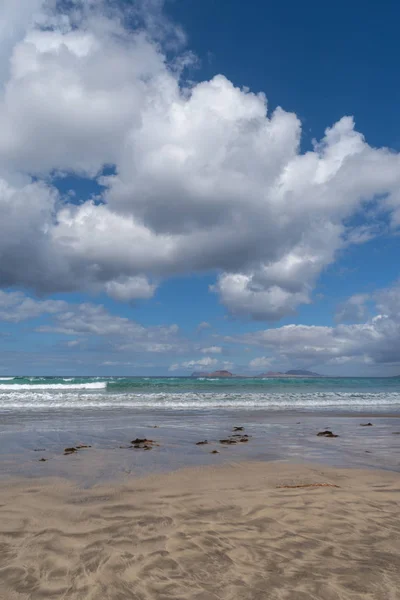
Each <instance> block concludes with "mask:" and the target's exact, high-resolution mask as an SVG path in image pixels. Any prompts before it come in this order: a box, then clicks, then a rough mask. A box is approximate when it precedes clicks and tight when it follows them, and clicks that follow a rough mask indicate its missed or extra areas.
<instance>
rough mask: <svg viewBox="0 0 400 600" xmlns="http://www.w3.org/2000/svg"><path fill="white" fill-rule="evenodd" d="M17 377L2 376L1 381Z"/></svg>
mask: <svg viewBox="0 0 400 600" xmlns="http://www.w3.org/2000/svg"><path fill="white" fill-rule="evenodd" d="M13 379H15V377H0V381H12V380H13Z"/></svg>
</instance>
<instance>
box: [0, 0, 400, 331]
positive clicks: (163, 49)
mask: <svg viewBox="0 0 400 600" xmlns="http://www.w3.org/2000/svg"><path fill="white" fill-rule="evenodd" d="M145 5H146V12H145V13H143V12H142V13H140V11H139V10H138V8H137V7H138V6H139V5H138V4H137V5H133V8H132V10H131V11H130V12H129V15H128V16H129V17H130V18H129V19H125V18H124V14H121V13H119V12H118V9H117V8H116V6H115V5H114V3H110V2H105V1H96V2H95V1H92V0H91V1H90V2H78V1H75V2H74V3H73V10H72V9H71V3H62V2H53V1H47V2H39V1H38V0H35V1H32V2H31V3H28V2H26V1H25V2H23V1H22V0H21V1H19V2H8V1H7V2H5V3H3V4H2V7H1V13H0V14H1V15H2V17H3V21H4V22H7V21H8V19H10V21H9V22H10V23H12V28H10V31H9V32H6V33H7V35H5V38H4V42H2V45H1V46H0V49H3V52H2V54H1V58H0V77H1V78H2V79H1V81H0V128H1V132H2V135H1V137H0V211H1V215H2V218H1V221H0V285H1V286H3V287H6V286H21V287H25V288H29V289H31V290H34V291H36V292H39V293H51V292H54V291H73V290H79V291H94V292H96V291H97V292H101V291H105V292H107V293H108V294H110V295H111V296H112V297H113V298H116V299H118V300H120V301H125V302H129V301H132V300H135V299H138V298H139V299H145V298H149V297H151V296H152V295H153V294H154V292H155V287H156V283H155V282H159V281H160V280H162V279H164V278H167V277H169V276H172V275H176V274H187V273H193V272H208V271H212V272H217V273H218V276H217V280H216V282H215V285H213V287H212V289H213V291H214V292H216V293H217V294H218V295H219V297H220V299H221V302H222V303H223V304H224V305H225V306H226V307H227V309H228V310H229V311H231V312H232V313H234V314H237V315H243V316H251V317H253V318H255V319H267V320H268V319H269V320H275V319H279V318H281V317H283V316H285V315H288V314H292V313H293V312H294V311H295V310H296V307H297V306H298V305H299V304H305V303H309V302H311V301H312V292H313V289H314V286H315V284H316V281H317V280H318V277H319V276H320V274H321V272H322V271H323V270H324V269H325V268H326V267H327V266H328V265H329V264H330V263H332V262H333V261H334V260H335V257H336V254H337V252H338V251H339V250H345V248H346V246H347V245H349V244H351V243H362V242H363V241H366V240H367V239H369V238H370V237H371V235H374V231H375V229H374V228H373V227H372V228H371V227H370V226H369V225H370V224H368V223H364V224H363V225H362V226H360V227H355V228H354V227H353V228H352V227H351V226H350V225H349V222H350V217H351V216H352V215H354V214H355V213H358V214H362V210H363V207H364V206H365V205H366V204H368V202H369V201H375V202H378V204H379V207H380V209H381V211H387V212H389V213H390V215H391V223H392V226H393V227H397V226H398V225H399V224H400V157H399V154H398V153H396V152H392V151H389V150H388V149H386V148H373V147H371V146H370V145H368V143H367V142H366V140H365V139H364V137H363V135H362V134H361V133H359V132H357V131H356V129H355V125H354V122H353V119H352V118H351V117H347V116H345V117H343V118H342V119H340V120H339V121H338V122H337V123H335V124H333V125H332V126H331V127H328V128H327V129H326V132H325V134H324V136H323V138H322V140H320V141H319V142H316V143H315V145H314V147H313V149H312V150H310V151H307V152H301V150H300V140H301V123H300V121H299V118H298V117H297V116H296V115H295V114H293V113H290V112H287V111H285V110H284V109H282V108H277V109H276V110H275V111H273V112H271V111H269V109H268V102H267V99H266V96H265V95H264V94H263V93H253V92H251V91H249V90H247V89H241V88H238V87H236V86H235V85H234V84H233V83H232V82H231V81H229V80H228V79H227V78H226V77H225V76H224V75H223V74H217V75H215V77H213V78H211V79H210V80H208V81H202V82H198V83H190V82H188V81H186V80H185V75H184V73H185V71H184V66H185V64H187V63H188V62H190V61H191V60H192V58H191V57H190V54H183V55H179V54H176V53H175V56H173V49H174V48H175V51H176V48H177V47H179V44H181V43H182V42H183V40H184V35H183V33H182V32H181V31H180V30H179V28H177V27H175V26H174V25H173V24H171V23H170V22H168V21H167V20H165V19H163V18H160V6H161V3H160V2H159V1H155V0H153V1H152V2H147V3H145ZM16 6H18V8H19V9H21V10H16ZM68 7H69V8H68ZM135 7H136V8H135ZM23 9H26V10H27V12H26V10H23ZM140 15H141V16H140ZM143 15H145V18H143ZM128 22H129V24H128ZM132 23H133V24H135V23H140V25H141V26H140V27H136V28H134V27H132ZM167 46H168V52H167ZM171 56H172V58H171ZM104 167H109V168H110V169H109V170H108V173H110V172H111V174H108V175H107V176H102V172H103V169H104ZM55 172H63V173H67V174H69V175H74V174H75V175H84V176H87V177H92V178H95V179H97V180H98V182H99V183H101V184H102V185H103V186H104V189H105V191H104V193H103V194H102V195H101V198H100V202H94V201H85V202H83V201H82V199H80V198H79V187H78V188H77V190H76V195H75V198H74V201H76V202H77V204H72V203H70V202H67V201H66V200H65V199H64V198H61V197H60V195H59V193H58V192H57V190H56V189H55V188H54V186H53V185H52V183H51V181H52V179H51V177H52V176H53V175H54V173H55ZM379 199H380V200H379ZM26 257H29V261H28V260H26Z"/></svg>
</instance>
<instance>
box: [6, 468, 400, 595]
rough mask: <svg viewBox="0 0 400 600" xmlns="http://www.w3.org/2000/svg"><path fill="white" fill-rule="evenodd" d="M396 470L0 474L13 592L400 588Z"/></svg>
mask: <svg viewBox="0 0 400 600" xmlns="http://www.w3.org/2000/svg"><path fill="white" fill-rule="evenodd" d="M399 492H400V474H398V473H394V472H389V471H381V470H360V469H338V468H332V467H326V466H324V465H314V464H313V465H306V464H303V465H300V464H298V463H289V462H283V461H275V462H267V463H263V462H247V461H246V462H240V463H231V464H225V465H221V466H214V467H210V466H201V467H191V468H185V469H179V470H177V471H171V472H169V473H165V474H162V475H149V476H146V477H141V478H137V477H124V478H120V480H119V482H113V483H112V484H107V485H106V484H101V485H96V486H94V487H91V488H89V489H87V488H83V487H78V486H77V485H76V484H75V483H73V482H72V481H70V480H69V481H68V480H63V479H61V478H42V479H38V478H36V479H34V480H32V479H26V478H14V479H13V481H9V482H8V483H7V486H2V488H0V505H1V507H0V517H1V518H0V547H1V556H2V560H1V566H0V575H1V577H0V596H1V597H2V598H4V600H26V599H27V598H29V600H43V598H45V597H46V598H60V597H62V598H63V599H64V600H78V599H79V600H97V599H98V598H105V599H107V600H123V599H125V598H126V599H128V598H129V599H131V598H135V600H136V599H137V600H164V599H166V598H170V599H171V600H172V599H176V598H179V599H180V598H182V599H183V598H185V599H190V600H192V599H193V600H208V599H214V598H215V599H217V598H218V599H220V600H231V599H234V598H235V599H236V598H238V599H239V598H244V599H246V600H259V599H261V598H265V597H268V599H270V598H271V599H272V600H275V599H276V600H280V599H282V598H285V600H299V599H301V600H311V599H312V598H314V599H315V598H324V599H325V598H326V599H328V598H329V599H332V600H336V599H337V600H339V598H340V600H354V599H361V598H365V597H368V598H373V599H374V600H387V598H396V597H397V596H396V594H397V593H398V591H397V590H398V589H400V572H399V569H398V565H399V561H400V540H399V537H398V533H399V531H400V515H399V512H398V502H399Z"/></svg>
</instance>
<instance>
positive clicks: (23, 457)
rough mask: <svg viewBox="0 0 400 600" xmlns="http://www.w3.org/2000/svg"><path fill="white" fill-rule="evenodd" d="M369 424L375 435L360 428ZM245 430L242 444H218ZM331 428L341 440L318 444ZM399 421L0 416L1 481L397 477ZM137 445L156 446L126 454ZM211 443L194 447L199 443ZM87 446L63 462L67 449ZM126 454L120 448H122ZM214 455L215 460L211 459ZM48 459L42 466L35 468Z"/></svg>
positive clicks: (253, 414)
mask: <svg viewBox="0 0 400 600" xmlns="http://www.w3.org/2000/svg"><path fill="white" fill-rule="evenodd" d="M367 422H372V423H373V426H372V427H362V426H361V423H367ZM234 426H243V427H244V428H245V429H244V433H246V434H248V435H249V436H250V439H249V441H248V442H247V443H238V444H236V445H232V446H225V445H223V444H221V443H220V442H219V440H220V439H223V438H226V437H227V436H229V435H231V434H232V429H233V427H234ZM325 428H328V429H330V430H332V431H333V432H334V433H335V434H337V435H338V436H339V437H337V438H332V439H330V438H321V437H318V436H317V433H318V432H319V431H322V430H324V429H325ZM397 432H400V420H399V418H397V417H396V416H388V415H380V416H377V415H376V414H375V415H371V414H370V413H360V414H347V415H343V414H342V415H341V414H337V413H333V412H325V413H314V412H311V411H307V412H304V411H303V412H294V411H290V412H289V411H280V412H276V411H275V412H271V411H259V410H258V411H257V410H251V411H248V410H243V409H239V410H238V409H237V410H229V409H225V410H215V409H214V410H212V411H210V410H203V411H199V410H196V411H193V410H180V411H176V410H171V409H170V410H159V409H158V410H155V409H151V410H141V411H137V410H135V409H126V408H116V409H115V408H114V409H101V410H99V409H87V408H86V409H80V410H79V413H78V414H77V412H76V410H72V409H57V410H54V409H53V410H48V409H45V410H36V411H18V413H16V412H11V413H8V414H3V415H2V416H0V458H1V461H2V467H1V471H0V472H1V473H2V474H3V475H28V476H43V475H45V476H50V475H58V476H66V477H72V478H74V479H77V480H82V481H85V482H87V483H88V484H89V485H91V484H92V483H96V482H98V481H102V480H108V479H112V478H114V477H119V476H121V475H122V474H124V473H134V474H135V475H144V474H146V473H149V472H163V471H167V470H171V469H176V468H180V467H186V466H194V465H207V464H221V463H224V462H236V461H243V460H249V459H251V460H280V459H281V460H292V461H293V460H294V461H300V462H312V461H315V462H320V463H321V462H323V463H326V464H329V465H335V466H340V467H374V468H382V469H389V470H394V471H400V452H399V451H400V435H397V434H396V433H397ZM136 437H139V438H148V439H153V440H155V441H156V442H157V443H158V444H159V446H156V447H154V448H153V449H152V450H151V451H149V452H146V451H143V450H141V449H132V448H126V446H129V445H130V442H131V441H132V440H133V439H135V438H136ZM202 440H208V442H209V443H208V444H206V445H203V446H197V445H196V442H198V441H202ZM77 444H87V445H90V446H92V447H91V448H89V449H84V450H81V451H79V452H78V453H77V454H74V455H70V456H64V453H63V450H64V448H66V447H70V446H75V445H77ZM121 446H125V448H121ZM212 450H218V452H219V453H218V454H212V453H211V452H212ZM40 458H46V459H47V461H46V462H39V459H40Z"/></svg>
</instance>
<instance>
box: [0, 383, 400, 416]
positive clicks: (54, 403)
mask: <svg viewBox="0 0 400 600" xmlns="http://www.w3.org/2000/svg"><path fill="white" fill-rule="evenodd" d="M105 387H106V382H98V383H87V384H71V385H69V386H68V385H67V384H48V385H42V384H40V385H27V386H24V385H0V409H2V410H43V409H48V410H49V409H50V410H51V409H66V410H68V409H72V410H80V409H98V410H102V409H107V410H109V409H113V408H114V409H115V408H117V409H118V408H132V409H135V410H149V409H159V410H160V409H161V410H162V409H164V410H199V411H200V410H201V411H203V410H206V411H209V410H221V409H230V410H233V409H237V410H271V411H281V410H294V411H296V410H307V409H308V410H334V409H341V410H345V411H357V410H362V409H365V408H369V409H374V410H380V409H381V410H383V409H390V410H398V409H400V393H399V392H376V393H372V392H370V393H356V392H314V393H291V394H289V393H254V392H253V393H236V394H235V393H234V394H232V393H231V394H229V393H222V392H221V393H194V392H183V393H163V392H160V393H157V392H153V393H132V390H130V391H129V392H128V391H126V392H122V393H121V392H118V393H107V394H95V393H93V391H96V390H100V389H104V388H105ZM5 390H7V391H5ZM26 390H29V392H30V393H29V394H27V393H26ZM76 390H87V392H86V393H85V392H81V393H79V394H78V393H76Z"/></svg>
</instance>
